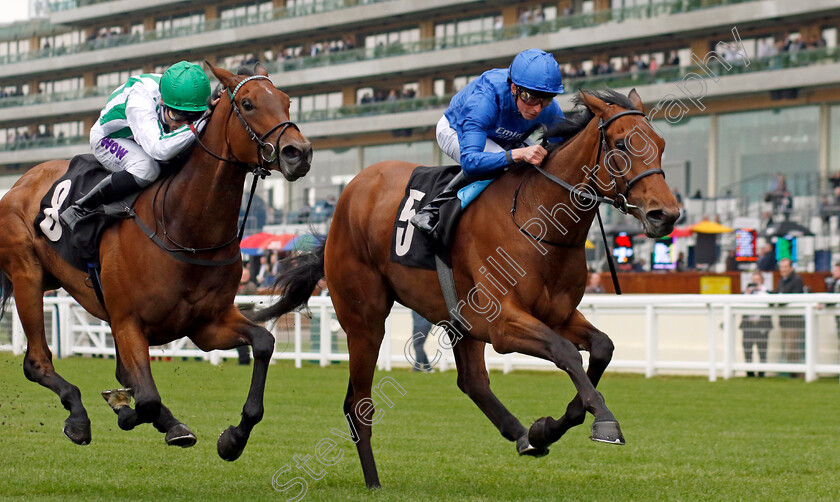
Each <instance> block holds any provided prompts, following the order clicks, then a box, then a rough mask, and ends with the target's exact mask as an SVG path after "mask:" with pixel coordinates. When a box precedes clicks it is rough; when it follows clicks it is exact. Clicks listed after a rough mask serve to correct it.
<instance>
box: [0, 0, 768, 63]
mask: <svg viewBox="0 0 840 502" xmlns="http://www.w3.org/2000/svg"><path fill="white" fill-rule="evenodd" d="M386 1H389V0H365V1H363V2H361V3H366V4H371V3H378V2H386ZM756 1H758V0H674V1H671V2H663V3H655V4H649V5H644V6H637V7H624V8H618V9H612V10H604V11H599V12H594V13H591V14H577V15H572V16H563V17H558V18H556V19H553V20H550V21H546V22H544V23H540V24H532V25H527V26H519V25H516V26H508V27H504V28H502V29H499V30H488V31H483V32H476V33H469V34H464V35H458V36H449V37H440V38H434V39H427V40H422V41H419V42H414V43H405V44H399V43H398V44H389V45H387V46H379V47H375V48H364V49H355V50H349V51H342V52H337V53H330V54H323V55H318V56H311V57H303V58H295V59H293V60H288V61H283V62H280V63H276V65H275V66H274V67H273V69H275V70H282V71H291V70H299V69H302V68H311V67H318V66H326V65H332V64H341V63H350V62H355V61H364V60H370V59H378V58H383V57H391V56H398V55H404V54H417V53H422V52H428V51H432V50H438V49H443V48H449V47H465V46H470V45H477V44H484V43H489V42H495V41H501V40H510V39H515V38H517V37H522V36H534V35H538V34H542V33H553V32H556V31H560V30H563V29H578V28H587V27H591V26H596V25H600V24H604V23H608V22H621V21H625V20H628V19H647V18H652V17H658V16H662V15H667V14H677V13H681V12H690V11H694V10H699V9H705V8H710V7H716V6H723V5H731V4H737V3H747V2H756ZM359 3H360V2H359V1H358V0H357V1H352V0H321V1H316V2H313V3H311V4H305V5H299V6H294V7H288V8H279V9H274V10H272V11H269V12H266V13H263V14H255V15H250V16H240V17H234V18H224V19H214V20H212V21H205V22H203V23H196V24H193V25H190V26H182V27H177V28H171V29H166V30H156V31H147V32H144V33H137V34H125V35H114V36H110V37H106V38H100V39H97V40H91V41H87V42H84V43H82V44H78V45H73V46H67V47H55V48H47V49H42V50H38V51H29V52H25V53H22V54H14V55H7V56H3V57H0V64H10V63H17V62H22V61H30V60H34V59H42V58H48V57H57V56H63V55H68V54H77V53H82V52H89V51H94V50H99V49H107V48H111V47H118V46H124V45H132V44H138V43H143V42H151V41H155V40H164V39H170V38H176V37H185V36H189V35H195V34H199V33H207V32H212V31H217V30H223V29H229V28H236V27H239V26H253V25H255V24H263V23H268V22H272V21H276V20H279V19H285V18H290V17H300V16H307V15H312V14H316V13H322V12H331V11H336V10H339V9H345V8H349V7H355V6H357V5H359ZM523 30H525V31H523Z"/></svg>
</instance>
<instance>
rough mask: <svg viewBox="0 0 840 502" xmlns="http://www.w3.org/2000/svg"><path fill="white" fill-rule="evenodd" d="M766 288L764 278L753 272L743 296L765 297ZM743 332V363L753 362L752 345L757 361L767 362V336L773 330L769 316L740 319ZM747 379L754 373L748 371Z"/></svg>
mask: <svg viewBox="0 0 840 502" xmlns="http://www.w3.org/2000/svg"><path fill="white" fill-rule="evenodd" d="M767 293H768V291H767V287H766V286H765V285H764V277H763V276H762V275H761V273H760V272H755V273H753V275H752V278H751V279H750V283H749V284H747V287H746V289H744V294H745V295H766V294H767ZM740 327H741V329H742V330H743V335H744V336H743V346H744V361H746V362H748V363H749V362H753V361H754V358H753V345H755V348H756V350H758V361H757V362H761V363H766V362H767V336H768V334H769V333H770V330H771V329H773V321H772V319H771V318H770V316H769V315H749V316H744V318H743V319H741V326H740ZM747 376H748V377H754V376H756V373H755V372H752V371H748V372H747ZM758 376H759V377H763V376H764V372H763V371H759V372H758Z"/></svg>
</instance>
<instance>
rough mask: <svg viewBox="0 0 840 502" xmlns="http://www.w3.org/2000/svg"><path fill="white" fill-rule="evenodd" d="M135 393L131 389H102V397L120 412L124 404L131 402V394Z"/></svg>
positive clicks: (115, 410) (113, 408)
mask: <svg viewBox="0 0 840 502" xmlns="http://www.w3.org/2000/svg"><path fill="white" fill-rule="evenodd" d="M133 394H134V391H132V390H131V389H113V390H103V391H102V397H103V398H105V401H107V402H108V406H110V407H111V409H112V410H114V412H115V413H119V411H120V408H122V407H123V406H128V405H130V404H131V396H132V395H133Z"/></svg>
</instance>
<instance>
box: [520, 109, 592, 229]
mask: <svg viewBox="0 0 840 502" xmlns="http://www.w3.org/2000/svg"><path fill="white" fill-rule="evenodd" d="M590 128H592V129H597V125H596V124H595V122H594V121H590V123H589V125H587V126H586V129H584V130H583V131H581V132H580V133H578V134H577V135H575V136H574V137H573V138H572V139H570V140H569V143H568V144H567V145H565V146H564V147H563V148H561V149H560V150H558V151H557V153H555V154H554V155H553V156H552V157H551V158H550V159H548V161H547V162H543V169H544V170H546V171H547V172H549V173H550V174H553V175H554V176H556V177H558V178H560V179H562V180H564V181H566V182H567V183H569V184H570V185H572V186H576V185H578V184H581V183H582V184H585V185H589V186H590V187H592V188H593V190H595V191H596V193H597V190H598V188H597V184H596V183H592V182H591V180H590V177H589V176H596V175H597V172H598V171H596V169H595V168H594V167H592V168H591V169H585V168H586V167H588V166H595V164H596V162H597V153H598V148H599V139H600V136H599V135H598V133H597V131H591V130H590ZM587 170H588V172H589V173H592V174H591V175H588V174H587ZM525 176H526V177H525V180H524V182H523V184H522V188H521V190H520V193H519V197H518V200H519V204H520V208H518V209H517V215H519V214H520V213H521V214H522V216H521V220H520V221H521V222H524V221H528V219H530V218H533V217H537V218H540V219H541V220H543V221H544V222H545V224H546V225H547V227H548V233H547V235H546V236H545V239H546V240H549V241H551V242H558V243H562V244H569V245H575V244H582V243H583V242H584V241H585V240H586V236H587V234H588V233H589V227H590V226H591V225H592V220H593V218H594V217H595V211H596V209H595V207H597V206H593V204H592V203H590V201H589V200H587V199H583V198H582V197H577V198H575V197H572V193H571V192H570V191H569V190H567V189H565V188H563V187H561V186H560V185H557V184H555V183H554V182H552V181H550V180H549V179H548V178H546V177H544V176H542V175H541V174H540V173H539V172H537V171H536V170H535V169H532V170H531V171H530V172H528V173H526V175H525ZM517 219H519V216H517ZM551 219H553V220H554V222H552V221H551ZM561 229H562V230H561Z"/></svg>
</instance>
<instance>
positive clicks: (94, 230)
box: [35, 154, 140, 272]
mask: <svg viewBox="0 0 840 502" xmlns="http://www.w3.org/2000/svg"><path fill="white" fill-rule="evenodd" d="M109 174H111V172H110V171H108V170H106V169H105V168H104V167H102V165H101V164H100V163H99V162H98V161H97V160H96V158H94V156H93V155H89V154H88V155H77V156H75V157H73V159H72V160H71V161H70V167H68V169H67V172H66V173H65V174H64V176H62V177H61V178H59V179H58V181H56V182H55V184H53V186H52V187H51V188H50V189H49V191H47V194H46V195H45V196H44V198H43V199H41V210H40V212H39V213H38V216H37V217H35V232H36V233H37V234H40V235H43V236H44V238H46V239H47V240H48V241H49V242H50V244H52V246H53V247H54V248H55V249H56V250H57V251H58V253H59V254H60V255H61V257H62V258H63V259H64V260H65V261H66V262H67V263H69V264H71V265H73V266H74V267H76V268H78V269H79V270H82V271H84V272H88V271H89V266H90V265H94V264H95V265H97V266H98V264H99V239H100V237H101V235H102V231H103V230H104V229H105V228H106V227H108V226H109V225H111V224H112V223H114V222H116V221H118V220H121V219H124V218H127V217H128V216H129V211H128V209H129V208H131V206H132V205H133V204H134V201H135V200H136V199H137V197H138V196H139V195H140V193H139V192H138V193H135V194H133V195H130V196H129V197H127V198H126V199H123V200H121V201H117V202H114V203H111V204H107V205H105V206H102V207H100V208H98V209H97V210H96V211H94V212H92V213H90V214H89V215H87V216H85V217H84V218H82V219H81V220H80V221H79V222H78V223H77V224H76V231H75V232H74V233H73V234H72V235H71V234H70V230H69V229H68V228H67V226H66V225H64V223H62V222H61V221H60V220H59V215H60V214H61V212H62V211H64V209H66V208H67V207H68V206H70V205H71V204H73V202H74V201H76V200H78V199H79V198H80V197H82V196H83V195H85V194H87V193H88V192H89V191H90V190H91V189H92V188H93V187H94V186H96V184H97V183H99V182H100V181H101V180H102V179H103V178H105V177H106V176H108V175H109Z"/></svg>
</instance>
